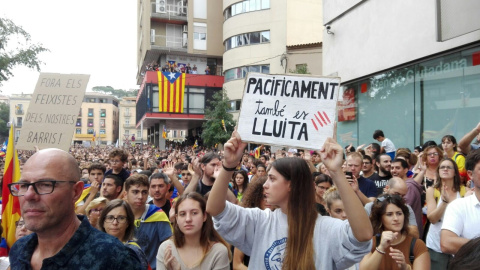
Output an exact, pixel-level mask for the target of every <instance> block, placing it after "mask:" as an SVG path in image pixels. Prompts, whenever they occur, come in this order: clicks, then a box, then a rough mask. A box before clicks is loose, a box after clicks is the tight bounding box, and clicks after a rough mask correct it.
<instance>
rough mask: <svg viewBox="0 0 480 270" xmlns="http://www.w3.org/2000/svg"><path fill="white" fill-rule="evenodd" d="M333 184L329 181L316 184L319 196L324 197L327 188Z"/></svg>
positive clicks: (316, 191)
mask: <svg viewBox="0 0 480 270" xmlns="http://www.w3.org/2000/svg"><path fill="white" fill-rule="evenodd" d="M331 186H332V185H330V183H329V182H322V183H320V184H318V185H315V193H316V194H317V196H318V197H320V198H323V194H324V193H325V190H327V189H329V188H330V187H331Z"/></svg>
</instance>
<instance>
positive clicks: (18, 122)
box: [17, 117, 23, 127]
mask: <svg viewBox="0 0 480 270" xmlns="http://www.w3.org/2000/svg"><path fill="white" fill-rule="evenodd" d="M22 120H23V119H22V117H17V127H21V126H22Z"/></svg>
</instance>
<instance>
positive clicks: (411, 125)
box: [337, 47, 480, 149]
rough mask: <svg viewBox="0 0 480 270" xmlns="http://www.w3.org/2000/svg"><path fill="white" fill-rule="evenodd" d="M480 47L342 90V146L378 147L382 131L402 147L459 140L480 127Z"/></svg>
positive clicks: (356, 83)
mask: <svg viewBox="0 0 480 270" xmlns="http://www.w3.org/2000/svg"><path fill="white" fill-rule="evenodd" d="M479 107H480V47H476V48H473V49H468V50H463V51H459V52H456V53H452V54H448V55H445V56H442V57H437V58H435V59H432V60H428V61H424V62H421V63H418V64H414V65H411V66H408V67H405V68H400V69H396V70H390V71H387V72H385V73H382V74H379V75H375V76H373V77H371V78H368V79H366V80H363V81H357V82H354V83H350V84H347V85H344V86H342V91H341V92H340V97H339V110H338V120H339V124H338V131H337V132H338V141H339V142H340V143H341V144H342V145H348V144H349V143H353V144H354V145H359V144H364V143H365V144H369V143H371V142H376V141H375V140H374V139H373V137H372V135H373V132H374V131H375V130H376V129H381V130H383V132H384V133H385V136H386V137H387V138H389V139H391V140H392V141H393V143H394V144H395V146H396V147H397V148H399V147H408V148H410V149H413V148H414V147H415V146H416V145H420V144H423V143H424V142H426V141H428V140H433V141H435V142H436V143H437V144H440V143H441V141H440V140H441V138H442V137H443V136H444V135H447V134H450V135H453V136H455V138H457V141H459V140H460V139H461V138H462V137H463V135H465V134H466V133H467V132H469V131H470V130H471V129H472V128H473V127H474V126H475V125H476V124H477V123H478V111H479ZM377 143H378V142H377Z"/></svg>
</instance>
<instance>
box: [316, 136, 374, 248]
mask: <svg viewBox="0 0 480 270" xmlns="http://www.w3.org/2000/svg"><path fill="white" fill-rule="evenodd" d="M342 154H343V149H342V147H341V146H340V145H339V144H338V143H337V142H335V141H334V140H333V139H332V138H328V139H327V140H326V141H325V144H324V145H323V147H322V149H321V150H320V156H321V158H322V161H323V164H325V166H326V167H327V169H328V170H329V172H330V175H331V177H332V179H333V182H334V184H335V185H336V186H337V189H338V192H339V194H340V197H341V198H342V201H343V205H344V206H345V212H346V213H347V216H348V220H349V221H350V226H351V228H352V232H353V235H354V236H355V238H356V239H357V240H358V241H361V242H363V241H368V240H370V239H372V236H373V229H372V224H371V222H370V219H369V218H368V216H367V212H365V210H364V208H363V204H362V202H361V201H360V199H359V198H358V197H357V196H356V195H355V192H354V191H353V189H352V188H351V187H350V185H349V183H348V181H347V179H346V178H345V174H344V173H343V170H342V164H343V156H342Z"/></svg>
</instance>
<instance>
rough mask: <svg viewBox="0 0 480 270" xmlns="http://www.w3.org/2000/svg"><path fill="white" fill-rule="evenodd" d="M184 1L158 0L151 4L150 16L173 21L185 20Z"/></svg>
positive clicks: (185, 6) (186, 9) (186, 12)
mask: <svg viewBox="0 0 480 270" xmlns="http://www.w3.org/2000/svg"><path fill="white" fill-rule="evenodd" d="M185 2H186V1H171V0H170V1H167V0H159V1H158V2H157V3H155V2H153V3H151V4H152V18H155V19H167V20H175V21H187V19H188V18H187V15H188V8H187V5H186V3H185Z"/></svg>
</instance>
